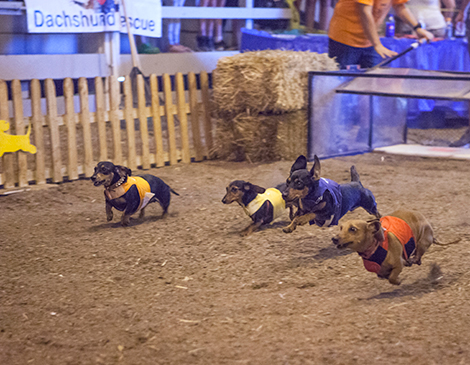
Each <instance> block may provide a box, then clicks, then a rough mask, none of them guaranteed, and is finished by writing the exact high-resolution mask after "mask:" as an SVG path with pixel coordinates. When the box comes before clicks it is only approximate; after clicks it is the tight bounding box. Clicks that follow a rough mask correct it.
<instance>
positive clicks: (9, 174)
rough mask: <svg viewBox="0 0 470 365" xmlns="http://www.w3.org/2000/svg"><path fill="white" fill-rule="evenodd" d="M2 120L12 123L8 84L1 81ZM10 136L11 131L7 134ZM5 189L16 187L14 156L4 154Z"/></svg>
mask: <svg viewBox="0 0 470 365" xmlns="http://www.w3.org/2000/svg"><path fill="white" fill-rule="evenodd" d="M0 119H1V120H4V121H6V122H7V123H10V111H9V109H8V87H7V83H6V82H5V81H3V80H0ZM6 133H7V134H10V131H7V132H6ZM2 158H3V187H4V188H6V189H8V188H13V187H14V186H15V175H14V171H15V169H14V164H13V154H12V153H6V154H3V157H2Z"/></svg>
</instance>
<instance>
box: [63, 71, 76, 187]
mask: <svg viewBox="0 0 470 365" xmlns="http://www.w3.org/2000/svg"><path fill="white" fill-rule="evenodd" d="M73 96H74V86H73V81H72V79H71V78H70V77H67V78H66V79H64V99H65V115H64V122H65V125H66V127H67V144H68V146H67V150H68V161H67V174H68V177H69V180H77V179H78V157H77V123H76V122H75V104H74V101H73Z"/></svg>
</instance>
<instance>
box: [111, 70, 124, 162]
mask: <svg viewBox="0 0 470 365" xmlns="http://www.w3.org/2000/svg"><path fill="white" fill-rule="evenodd" d="M120 96H121V94H120V92H119V84H118V80H117V78H116V76H109V98H110V110H109V119H110V120H111V126H112V129H113V145H114V149H113V150H114V155H113V162H114V163H115V164H116V165H122V147H121V121H120V120H119V114H118V113H119V104H120V102H121V100H120Z"/></svg>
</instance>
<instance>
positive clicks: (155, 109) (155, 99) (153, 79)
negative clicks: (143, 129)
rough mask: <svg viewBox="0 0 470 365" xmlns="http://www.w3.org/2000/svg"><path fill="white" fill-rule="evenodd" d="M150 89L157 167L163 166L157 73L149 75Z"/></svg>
mask: <svg viewBox="0 0 470 365" xmlns="http://www.w3.org/2000/svg"><path fill="white" fill-rule="evenodd" d="M150 90H151V91H152V119H153V135H154V138H155V148H156V152H155V161H156V164H157V167H161V166H165V157H164V151H163V137H162V120H161V117H160V115H161V114H160V112H164V110H163V108H160V98H159V95H158V79H157V75H155V74H152V75H150ZM160 109H161V111H160Z"/></svg>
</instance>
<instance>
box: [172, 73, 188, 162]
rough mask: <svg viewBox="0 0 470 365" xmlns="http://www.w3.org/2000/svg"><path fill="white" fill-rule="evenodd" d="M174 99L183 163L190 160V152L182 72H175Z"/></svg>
mask: <svg viewBox="0 0 470 365" xmlns="http://www.w3.org/2000/svg"><path fill="white" fill-rule="evenodd" d="M175 80H176V101H177V106H178V119H179V120H180V133H181V150H182V152H181V161H182V162H183V163H190V162H191V153H190V151H189V134H188V118H187V115H186V97H185V95H184V80H183V74H182V73H181V72H178V73H177V74H176V78H175Z"/></svg>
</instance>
